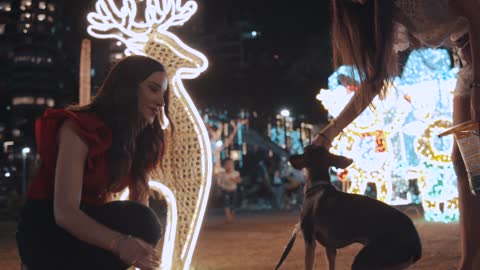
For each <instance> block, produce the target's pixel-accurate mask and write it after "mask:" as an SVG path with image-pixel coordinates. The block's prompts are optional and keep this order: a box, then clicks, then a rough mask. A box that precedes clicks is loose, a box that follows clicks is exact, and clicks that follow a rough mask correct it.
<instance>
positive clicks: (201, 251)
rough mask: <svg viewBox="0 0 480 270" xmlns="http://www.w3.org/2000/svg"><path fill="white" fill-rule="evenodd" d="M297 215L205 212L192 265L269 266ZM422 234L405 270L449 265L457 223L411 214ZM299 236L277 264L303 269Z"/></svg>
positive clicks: (342, 253)
mask: <svg viewBox="0 0 480 270" xmlns="http://www.w3.org/2000/svg"><path fill="white" fill-rule="evenodd" d="M296 220H297V214H295V213H287V214H285V213H255V214H252V213H250V214H246V213H244V214H241V215H239V217H238V219H237V221H236V223H234V224H231V225H225V224H224V221H223V217H222V216H220V215H218V214H216V215H211V214H210V215H208V217H207V220H206V222H205V224H204V226H203V229H202V231H201V233H200V237H199V239H198V244H197V248H196V250H195V254H194V257H193V263H192V269H195V270H237V269H238V270H239V269H242V270H244V269H247V270H269V269H272V270H273V269H274V267H275V265H276V263H277V261H278V259H279V257H280V255H281V253H282V251H283V247H284V246H285V245H286V243H287V242H288V240H289V238H290V235H291V231H292V229H293V226H294V224H295V223H296ZM415 224H416V226H417V229H418V231H419V233H420V236H421V238H422V244H423V257H422V259H421V260H420V261H419V262H417V263H416V264H415V265H414V266H412V267H410V268H409V269H422V270H450V269H454V267H456V265H457V262H458V260H459V257H460V251H459V250H460V240H459V229H458V224H442V223H428V222H425V221H423V220H421V219H416V220H415ZM14 228H15V224H14V223H0V269H2V270H19V261H18V254H17V251H16V247H15V241H14ZM359 249H360V245H353V246H350V247H347V248H344V249H341V250H339V251H338V255H337V261H336V262H337V270H347V269H350V265H351V263H352V261H353V258H354V256H355V254H356V253H357V252H358V251H359ZM303 254H304V253H303V241H302V239H301V237H300V238H297V242H296V243H295V246H294V248H293V249H292V251H291V253H290V255H289V257H288V258H287V260H286V261H285V263H284V265H283V267H282V269H283V270H287V269H302V268H303ZM324 254H325V253H324V250H323V248H321V247H317V257H316V267H315V269H327V268H326V267H327V266H326V262H325V259H324Z"/></svg>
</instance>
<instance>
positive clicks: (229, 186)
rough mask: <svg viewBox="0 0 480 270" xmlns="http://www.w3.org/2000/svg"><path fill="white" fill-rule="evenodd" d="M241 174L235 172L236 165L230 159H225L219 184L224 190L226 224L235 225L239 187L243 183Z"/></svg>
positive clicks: (218, 179)
mask: <svg viewBox="0 0 480 270" xmlns="http://www.w3.org/2000/svg"><path fill="white" fill-rule="evenodd" d="M241 181H242V180H241V178H240V173H239V172H238V171H236V170H235V164H234V163H233V160H232V159H230V158H227V159H225V171H224V172H222V173H220V175H219V177H218V178H217V184H218V186H219V187H220V188H221V189H222V199H223V209H224V210H225V217H226V221H225V223H226V224H231V223H233V220H234V216H235V214H234V208H235V199H236V195H237V194H236V192H237V185H238V184H240V182H241Z"/></svg>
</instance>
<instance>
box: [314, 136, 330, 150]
mask: <svg viewBox="0 0 480 270" xmlns="http://www.w3.org/2000/svg"><path fill="white" fill-rule="evenodd" d="M312 144H315V145H319V146H324V147H325V148H326V149H329V148H330V147H331V146H332V141H331V140H330V138H328V137H327V135H325V134H323V133H319V134H318V135H317V137H315V139H313V141H312Z"/></svg>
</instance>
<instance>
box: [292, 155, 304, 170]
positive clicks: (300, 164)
mask: <svg viewBox="0 0 480 270" xmlns="http://www.w3.org/2000/svg"><path fill="white" fill-rule="evenodd" d="M289 161H290V164H292V166H293V168H295V169H297V170H301V169H303V168H305V159H304V157H303V155H293V156H291V157H290V159H289Z"/></svg>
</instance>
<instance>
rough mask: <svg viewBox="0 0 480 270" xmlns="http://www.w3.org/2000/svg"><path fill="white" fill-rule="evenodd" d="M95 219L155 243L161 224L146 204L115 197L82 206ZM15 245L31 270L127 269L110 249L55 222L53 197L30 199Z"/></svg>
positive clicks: (23, 214)
mask: <svg viewBox="0 0 480 270" xmlns="http://www.w3.org/2000/svg"><path fill="white" fill-rule="evenodd" d="M81 209H82V211H84V212H85V213H86V214H87V215H89V216H90V217H92V218H93V219H95V220H96V221H97V222H99V223H101V224H103V225H105V226H107V227H109V228H111V229H112V230H115V231H118V232H120V233H123V234H130V235H132V236H135V237H138V238H140V239H142V240H144V241H145V242H147V243H149V244H152V245H156V244H157V243H158V241H159V240H160V238H161V225H160V222H159V220H158V218H157V216H156V215H155V213H154V212H153V211H152V210H151V209H150V208H148V207H146V206H144V205H142V204H139V203H136V202H132V201H115V202H110V203H107V204H104V205H101V206H86V205H83V206H82V207H81ZM17 245H18V250H19V254H20V258H21V260H22V263H24V264H25V265H27V266H28V268H29V269H30V270H43V269H52V270H57V269H58V270H64V269H79V270H80V269H82V270H83V269H98V270H100V269H101V270H109V269H112V270H113V269H126V268H128V265H126V264H124V263H123V262H122V261H121V260H120V259H119V258H118V257H117V256H115V255H114V254H113V253H111V252H110V251H107V250H105V249H102V248H99V247H96V246H93V245H90V244H88V243H86V242H83V241H81V240H79V239H77V238H75V237H74V236H72V235H71V234H70V233H68V232H67V231H65V230H64V229H62V228H61V227H59V226H58V225H57V224H56V223H55V218H54V215H53V202H52V201H38V200H37V201H34V200H29V201H28V202H27V204H26V206H25V208H24V209H23V212H22V215H21V218H20V221H19V223H18V228H17Z"/></svg>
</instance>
